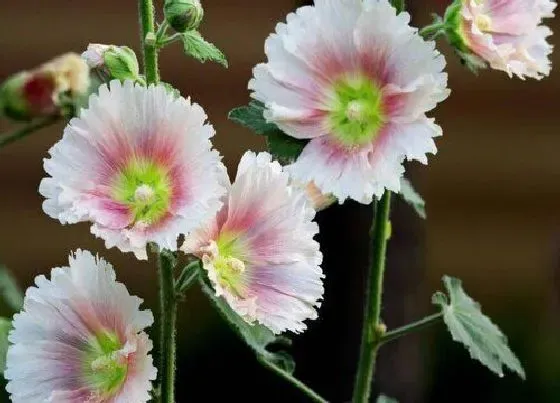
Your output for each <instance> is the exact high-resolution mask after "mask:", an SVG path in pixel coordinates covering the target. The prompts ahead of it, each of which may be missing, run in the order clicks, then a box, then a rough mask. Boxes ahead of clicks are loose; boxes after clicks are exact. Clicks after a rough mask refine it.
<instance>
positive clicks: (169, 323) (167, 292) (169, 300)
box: [158, 251, 177, 403]
mask: <svg viewBox="0 0 560 403" xmlns="http://www.w3.org/2000/svg"><path fill="white" fill-rule="evenodd" d="M169 253H170V252H166V251H162V252H160V253H159V265H158V269H159V270H158V271H159V287H160V288H159V297H160V315H159V316H160V317H159V320H160V362H159V373H158V375H159V378H160V386H161V399H160V401H161V402H162V403H175V327H176V321H177V300H176V298H175V280H174V278H173V269H174V264H173V256H171V255H170V254H169Z"/></svg>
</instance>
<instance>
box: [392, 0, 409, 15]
mask: <svg viewBox="0 0 560 403" xmlns="http://www.w3.org/2000/svg"><path fill="white" fill-rule="evenodd" d="M391 5H392V6H393V7H395V9H396V10H397V14H400V13H402V12H403V11H404V10H405V9H406V5H405V4H404V0H391Z"/></svg>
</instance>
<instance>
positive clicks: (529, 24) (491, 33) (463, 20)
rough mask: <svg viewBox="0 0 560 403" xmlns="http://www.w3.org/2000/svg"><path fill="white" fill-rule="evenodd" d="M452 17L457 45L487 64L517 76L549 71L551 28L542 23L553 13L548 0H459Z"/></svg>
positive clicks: (537, 74) (553, 6)
mask: <svg viewBox="0 0 560 403" xmlns="http://www.w3.org/2000/svg"><path fill="white" fill-rule="evenodd" d="M460 3H461V10H460V11H461V12H460V16H458V17H457V18H456V20H455V23H454V24H453V22H452V25H454V27H455V32H456V34H457V36H458V42H459V45H460V46H462V47H465V48H467V49H470V50H471V51H472V52H474V53H475V54H476V55H477V56H479V57H480V58H482V59H483V60H485V61H487V62H488V63H489V64H490V67H492V68H494V69H497V70H503V71H505V72H507V73H508V74H509V76H510V77H511V76H512V75H514V74H515V75H516V76H518V77H519V78H522V79H523V78H525V77H531V78H536V79H541V78H543V77H545V76H548V74H549V73H550V69H551V67H550V60H549V55H550V54H551V53H552V45H550V44H549V43H548V42H547V40H546V39H547V37H548V36H550V35H552V31H551V30H550V29H549V28H548V27H547V26H544V25H541V23H542V21H543V18H548V17H553V16H554V13H553V11H554V8H555V7H556V2H555V1H551V0H460Z"/></svg>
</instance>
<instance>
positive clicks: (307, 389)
mask: <svg viewBox="0 0 560 403" xmlns="http://www.w3.org/2000/svg"><path fill="white" fill-rule="evenodd" d="M257 358H258V360H259V362H260V363H261V364H262V365H263V366H264V367H266V368H268V369H269V370H271V371H272V372H274V373H275V374H277V375H279V376H280V377H281V378H283V379H284V380H286V381H288V382H289V383H290V384H292V385H293V386H294V387H296V388H297V389H299V390H300V391H302V392H303V393H305V394H306V395H307V396H308V397H309V398H310V399H312V400H313V401H314V402H317V403H328V402H327V400H325V399H323V398H322V397H321V396H319V395H318V394H317V393H316V392H315V391H314V390H313V389H311V388H310V387H308V386H307V385H306V384H304V383H303V382H302V381H300V380H299V379H297V378H295V377H294V376H293V375H292V374H290V373H289V372H286V371H284V370H283V369H281V368H278V367H277V366H276V365H274V364H272V363H271V362H269V361H268V360H267V359H266V358H265V357H263V356H261V355H258V356H257Z"/></svg>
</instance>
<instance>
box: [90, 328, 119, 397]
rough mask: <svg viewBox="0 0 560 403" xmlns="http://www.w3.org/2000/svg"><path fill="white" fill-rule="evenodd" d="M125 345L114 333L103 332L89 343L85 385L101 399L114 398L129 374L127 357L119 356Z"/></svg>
mask: <svg viewBox="0 0 560 403" xmlns="http://www.w3.org/2000/svg"><path fill="white" fill-rule="evenodd" d="M122 348H123V343H122V342H121V341H120V340H119V338H118V336H117V335H116V334H114V333H112V332H108V331H103V332H100V333H98V334H97V335H95V336H94V337H93V338H92V339H91V340H90V341H89V343H88V346H87V349H86V351H85V353H84V359H83V368H82V370H83V377H84V381H85V383H86V384H87V385H88V386H89V387H90V388H91V389H92V390H93V391H95V393H96V394H97V395H99V396H100V397H110V396H113V395H114V394H115V393H116V392H117V391H118V390H119V389H120V388H121V387H122V385H123V384H124V381H125V380H126V376H127V373H128V362H127V359H126V357H123V356H122V355H121V354H119V352H120V350H121V349H122Z"/></svg>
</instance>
